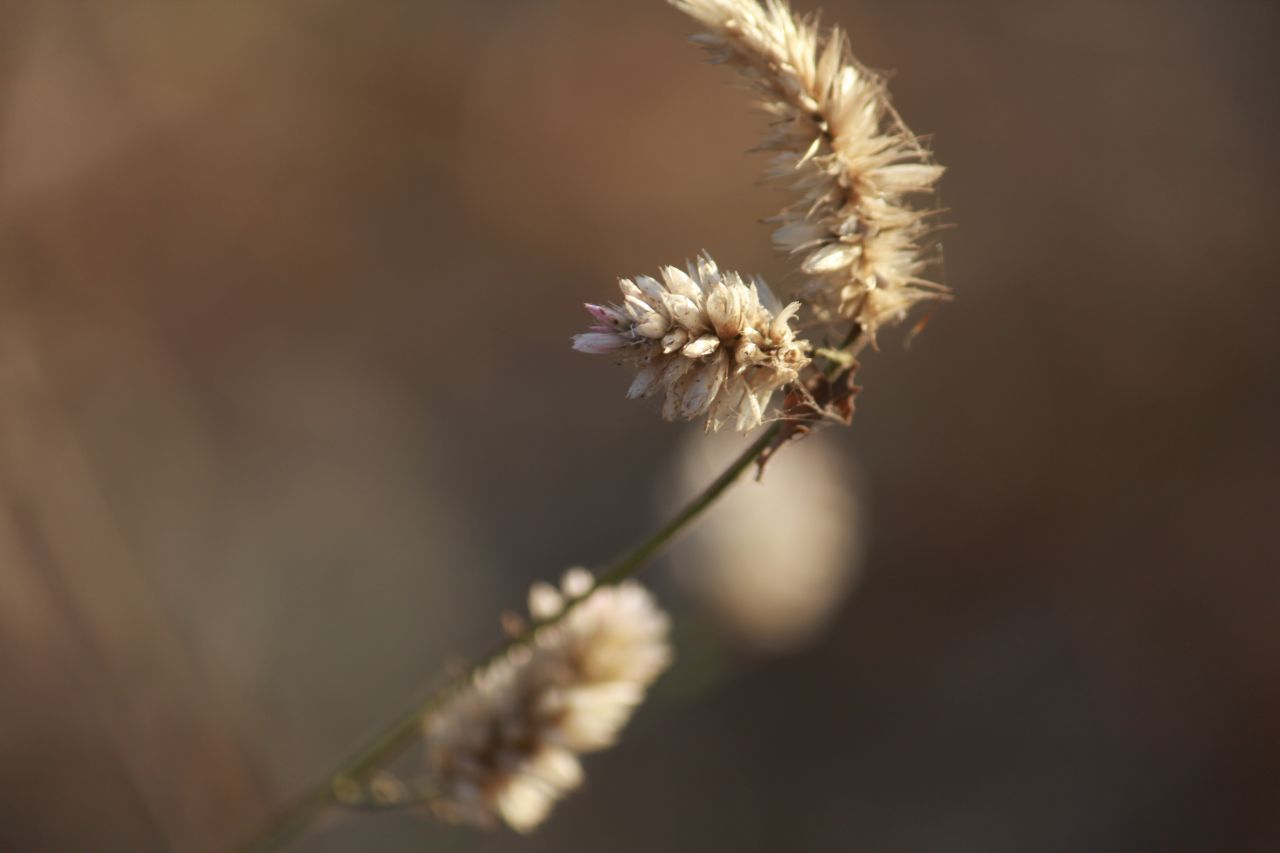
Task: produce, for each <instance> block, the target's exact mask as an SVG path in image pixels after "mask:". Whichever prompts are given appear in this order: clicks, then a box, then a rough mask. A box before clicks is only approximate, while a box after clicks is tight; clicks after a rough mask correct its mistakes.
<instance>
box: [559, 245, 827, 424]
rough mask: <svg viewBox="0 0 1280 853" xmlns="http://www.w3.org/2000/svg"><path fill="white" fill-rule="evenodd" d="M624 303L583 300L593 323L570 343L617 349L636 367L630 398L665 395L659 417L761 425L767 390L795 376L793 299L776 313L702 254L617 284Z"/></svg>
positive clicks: (798, 351) (761, 292)
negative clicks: (681, 265)
mask: <svg viewBox="0 0 1280 853" xmlns="http://www.w3.org/2000/svg"><path fill="white" fill-rule="evenodd" d="M619 286H620V287H621V289H622V296H623V301H622V303H621V304H614V305H608V306H604V305H588V306H587V311H589V312H590V313H591V316H592V317H594V318H595V319H596V321H597V325H595V326H593V327H592V328H591V331H589V332H586V333H585V334H581V335H577V336H575V337H574V340H573V347H574V349H576V350H580V351H582V352H590V353H617V354H618V355H619V356H620V357H621V358H622V359H623V360H624V361H625V362H627V363H629V364H631V365H632V366H634V367H635V368H636V369H637V374H636V378H635V381H634V382H632V383H631V389H630V390H629V391H628V392H627V396H629V397H647V396H649V395H651V394H654V393H656V392H658V391H663V392H665V393H666V401H665V403H664V404H663V407H662V416H663V417H664V418H666V419H667V420H675V419H677V418H683V419H685V420H693V419H695V418H700V417H704V416H705V417H706V423H707V429H708V430H709V431H715V430H718V429H720V427H722V426H723V425H724V424H726V423H728V422H729V421H731V420H732V421H733V422H734V425H735V427H736V428H737V429H739V430H749V429H753V428H755V427H757V426H759V425H760V423H761V421H762V420H763V419H764V413H765V409H766V408H767V407H768V405H769V400H770V398H771V397H772V396H773V392H774V391H776V390H778V389H779V388H781V387H782V386H784V385H786V384H788V383H790V382H794V381H796V379H797V378H798V377H799V372H800V370H801V369H802V368H804V366H805V365H807V364H808V363H809V357H808V356H807V355H806V350H807V349H808V348H809V345H808V344H807V343H806V342H804V341H797V340H795V335H794V332H793V330H792V329H791V326H790V321H791V318H792V317H794V316H795V314H796V312H797V311H798V310H799V308H800V303H798V302H793V303H791V304H790V305H788V306H787V307H786V308H783V309H782V310H781V311H779V310H777V304H776V300H775V299H774V297H773V294H772V293H770V292H769V289H768V287H767V286H765V285H764V283H763V282H760V281H757V282H754V283H752V284H747V283H746V282H744V281H743V280H742V277H741V276H740V275H738V274H737V273H735V272H729V271H724V272H722V271H721V270H720V269H719V268H717V267H716V264H715V261H713V260H712V259H711V258H710V256H708V255H705V254H704V255H702V256H701V257H699V258H698V260H697V263H695V264H690V265H689V271H688V273H687V274H686V273H685V272H683V271H681V270H679V269H676V268H675V267H663V269H662V281H661V282H659V281H658V280H657V279H653V278H650V277H648V276H638V277H637V278H635V279H634V280H633V279H627V278H624V279H622V280H621V281H620V282H619Z"/></svg>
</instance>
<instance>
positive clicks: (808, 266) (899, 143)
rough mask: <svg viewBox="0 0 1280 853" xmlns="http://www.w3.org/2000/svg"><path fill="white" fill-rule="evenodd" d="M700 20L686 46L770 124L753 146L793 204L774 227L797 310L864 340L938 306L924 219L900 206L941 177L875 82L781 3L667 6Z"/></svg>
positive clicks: (679, 1)
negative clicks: (798, 277)
mask: <svg viewBox="0 0 1280 853" xmlns="http://www.w3.org/2000/svg"><path fill="white" fill-rule="evenodd" d="M669 2H670V3H671V4H672V5H673V6H675V7H676V8H677V9H680V10H681V11H683V12H685V13H687V14H689V15H691V16H692V17H694V18H696V19H697V20H698V21H700V22H701V23H702V24H703V25H704V26H705V27H706V28H707V30H708V32H707V33H704V34H701V35H698V36H695V37H694V41H696V42H698V43H699V44H701V45H703V46H704V47H705V48H706V49H707V50H708V52H709V53H710V55H711V60H712V61H713V62H716V63H727V64H730V65H734V66H736V67H737V68H738V69H739V70H740V71H741V72H742V74H743V75H744V76H745V77H746V78H747V80H748V81H749V82H750V85H751V86H752V88H753V89H755V91H756V92H757V94H758V95H759V96H760V104H761V106H762V107H763V109H764V111H765V112H766V113H767V114H768V115H770V116H771V117H772V119H773V132H772V133H771V134H770V135H769V136H768V137H767V138H766V139H765V141H764V142H763V143H762V144H761V146H760V147H761V148H762V149H763V150H767V151H774V152H777V153H776V156H775V157H774V159H773V161H772V165H771V167H770V169H769V172H768V174H769V175H770V176H771V177H776V178H781V179H784V180H790V181H791V182H792V187H793V189H795V190H796V191H797V192H799V193H800V199H799V200H798V201H797V202H796V203H794V204H793V205H791V206H790V207H788V208H786V209H785V210H784V211H783V212H782V213H781V214H780V215H779V216H777V217H776V219H775V220H774V221H776V222H778V223H780V227H779V228H778V230H777V231H776V232H775V233H774V242H775V243H776V244H777V245H778V247H779V248H781V249H783V250H785V251H788V252H791V253H793V254H800V255H803V261H802V262H801V269H802V270H803V272H804V273H805V274H806V275H808V276H809V279H808V280H807V282H806V284H805V285H804V286H803V288H802V290H801V296H802V298H804V299H805V300H806V302H812V303H813V307H814V309H815V310H816V311H817V312H818V313H819V314H820V315H825V316H827V317H829V318H831V319H842V318H843V319H851V320H856V321H857V322H858V323H860V324H861V325H862V327H863V328H864V329H865V330H866V331H868V332H869V333H870V334H872V335H874V334H875V332H876V330H877V329H878V328H879V327H881V326H883V325H885V324H887V323H894V322H898V321H900V320H901V319H903V318H904V317H905V316H906V313H907V311H908V310H909V309H910V308H911V307H912V306H914V305H915V304H916V303H918V302H920V301H922V300H925V299H937V298H945V295H946V289H945V288H943V287H941V286H940V285H937V284H934V283H932V282H928V281H925V280H923V279H921V278H920V275H921V274H922V272H923V271H924V269H925V267H926V266H927V265H928V264H927V262H926V261H925V259H924V258H923V256H922V249H921V245H922V242H923V240H924V238H925V236H926V231H927V224H926V221H925V220H926V218H927V217H928V216H929V215H930V213H931V212H932V211H930V210H919V209H916V208H914V207H912V206H911V205H910V204H909V203H908V197H910V196H912V195H915V194H920V193H926V192H930V191H931V190H932V188H933V185H934V183H935V182H936V181H937V180H938V178H940V177H941V176H942V172H943V169H942V167H941V166H938V165H937V164H935V163H934V162H933V160H932V157H931V155H930V154H929V152H928V151H927V150H925V148H924V147H923V145H922V144H921V143H920V140H919V139H918V138H917V137H916V136H915V135H914V134H913V133H912V132H911V131H910V130H909V129H908V128H907V127H906V125H905V124H903V122H902V120H901V119H900V118H899V117H898V115H897V113H896V112H894V110H893V108H892V107H891V106H890V105H889V99H888V94H887V90H886V87H885V83H884V81H883V80H882V79H881V78H880V77H878V76H876V75H875V74H872V73H871V72H869V71H868V70H867V69H865V68H863V67H862V66H861V65H859V64H858V63H857V62H856V61H855V60H854V58H853V56H852V55H851V53H850V51H849V44H848V40H847V38H846V36H845V34H844V32H843V31H841V30H840V29H839V28H838V27H832V28H831V30H830V31H829V32H828V33H827V34H826V36H825V37H823V36H822V35H821V34H820V33H819V31H818V23H817V19H816V17H812V16H796V15H795V14H794V13H793V12H792V11H791V9H790V8H789V7H788V5H787V3H786V2H785V0H765V2H764V3H763V5H762V4H761V3H759V2H757V0H669Z"/></svg>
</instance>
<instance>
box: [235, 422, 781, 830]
mask: <svg viewBox="0 0 1280 853" xmlns="http://www.w3.org/2000/svg"><path fill="white" fill-rule="evenodd" d="M780 428H781V426H780V424H774V425H772V426H770V427H769V428H768V429H766V430H765V431H764V432H763V433H761V434H760V436H759V437H758V438H757V439H756V440H755V441H754V442H752V443H751V445H750V446H749V447H747V449H746V450H744V451H742V453H741V454H740V455H739V456H738V457H737V458H736V459H735V460H734V461H733V462H731V463H730V464H729V467H727V468H725V470H724V471H723V472H721V474H720V476H718V477H716V479H715V480H714V481H712V483H711V485H709V486H707V487H706V488H705V489H703V490H702V492H701V493H699V494H698V495H697V497H695V498H694V499H693V500H691V501H689V503H688V504H686V505H685V506H684V508H683V509H681V510H680V512H678V513H676V515H675V517H674V518H672V519H671V520H670V521H668V522H667V523H666V524H665V525H663V526H662V527H661V528H659V529H658V530H657V531H656V532H655V533H653V534H652V535H651V536H649V537H648V538H647V539H645V540H644V541H642V542H640V543H639V544H638V545H636V546H635V547H634V548H632V549H631V550H630V551H628V552H626V553H625V554H623V555H622V556H620V557H619V558H618V559H616V560H614V561H613V562H612V563H610V564H609V565H608V566H606V567H605V568H604V569H603V570H601V571H600V572H599V573H598V575H597V580H596V583H595V585H594V586H593V587H592V588H591V589H590V590H588V591H587V592H586V593H584V594H583V595H581V596H579V597H578V598H575V599H572V600H570V601H569V602H567V603H566V605H565V607H564V609H563V610H562V611H561V612H560V614H559V615H557V616H556V617H555V618H553V619H548V620H546V621H543V622H540V623H537V624H535V625H533V626H531V627H530V628H528V629H527V630H525V631H523V632H521V633H520V634H518V635H516V636H515V637H512V638H511V639H510V640H508V641H507V642H505V643H503V644H502V645H501V646H499V647H497V648H495V649H494V650H493V651H492V652H490V653H489V654H488V655H486V656H485V657H483V658H482V659H481V660H480V661H478V662H477V663H475V664H474V665H472V666H470V667H469V668H468V669H467V670H466V671H465V672H463V673H461V674H459V675H457V676H454V677H453V678H451V679H449V680H448V681H446V682H445V683H444V684H443V685H441V686H440V687H439V688H438V689H436V690H434V691H432V693H431V694H430V696H428V698H426V699H425V700H423V701H421V702H419V703H418V704H417V705H416V706H414V707H413V708H412V709H410V710H409V711H407V712H406V713H405V714H404V715H402V716H401V717H400V718H399V719H398V720H396V721H395V722H393V723H391V724H390V725H389V726H387V727H386V728H385V729H383V731H382V733H381V734H379V735H378V736H377V737H376V738H375V739H374V740H373V741H372V742H371V743H370V744H369V745H368V746H366V747H365V748H364V749H362V750H360V751H359V752H358V753H356V754H355V755H353V756H352V757H351V758H350V759H348V760H347V761H345V762H343V763H342V764H341V765H339V767H338V769H337V770H336V771H335V772H334V773H333V774H332V775H331V776H330V777H329V778H328V779H327V780H325V781H324V782H321V783H320V784H318V785H316V786H315V787H313V788H312V789H311V790H309V791H307V792H305V793H303V794H302V795H301V796H300V797H298V799H296V800H295V801H293V802H292V803H290V804H289V805H287V806H285V807H284V808H283V809H282V810H281V811H280V812H279V813H278V814H277V815H276V816H275V817H274V818H273V819H272V821H271V823H270V824H268V825H267V826H266V827H265V828H264V829H263V831H262V832H261V833H260V834H259V835H257V836H256V837H255V838H253V839H251V840H250V841H249V842H248V843H246V844H245V845H244V846H243V847H241V848H240V850H241V851H242V853H269V851H273V850H278V849H279V848H281V847H282V846H284V845H285V844H288V843H289V842H290V841H291V840H293V839H294V838H296V837H297V836H298V835H300V834H301V833H302V832H304V831H305V830H306V829H307V827H309V826H310V825H311V824H312V822H314V821H315V820H316V819H317V818H319V817H320V816H321V815H322V814H323V813H324V812H325V811H327V810H328V809H329V808H330V807H332V806H335V805H340V804H341V802H342V801H341V800H340V799H339V791H341V790H342V789H343V788H346V787H350V786H357V787H358V786H359V785H360V783H361V782H362V781H363V780H364V778H365V777H367V776H368V775H369V773H371V772H372V771H374V770H376V769H378V768H379V767H381V766H383V765H384V764H385V763H386V762H387V761H389V760H391V759H392V758H393V757H395V756H396V755H398V754H400V753H401V752H402V751H404V750H405V749H406V748H407V747H409V746H410V745H411V744H412V743H413V742H414V741H415V740H416V739H417V738H418V737H419V732H420V727H421V722H422V719H423V717H424V716H426V714H428V713H429V712H431V711H432V710H434V709H435V708H436V707H438V706H439V705H440V704H441V703H442V702H444V701H445V700H446V699H447V698H449V696H450V695H452V694H453V692H454V691H456V690H458V689H459V688H461V687H463V686H465V685H466V684H467V683H468V682H470V680H471V678H472V677H473V676H474V675H475V673H476V672H478V671H479V670H481V669H483V668H484V667H486V666H488V665H489V664H491V663H492V662H493V661H495V660H497V659H498V658H499V657H501V656H502V655H504V654H506V653H507V652H508V651H510V650H511V649H512V648H513V647H516V646H520V645H523V644H524V643H527V642H529V641H530V640H531V639H532V638H533V635H534V634H535V633H536V632H537V631H538V630H540V629H542V628H546V627H548V626H549V625H552V624H555V623H556V622H558V621H559V620H561V619H563V618H564V617H565V616H566V615H567V614H568V613H569V612H570V611H571V610H572V609H573V608H574V607H576V606H577V605H578V604H579V603H581V602H582V601H584V600H586V599H587V598H590V597H591V595H592V594H593V593H594V592H595V591H596V590H597V589H599V588H601V587H604V586H610V585H613V584H617V583H620V582H622V581H624V580H626V579H627V578H629V577H631V576H632V575H634V574H635V573H636V572H637V571H638V570H639V569H640V568H641V567H642V566H644V564H645V563H647V562H648V561H649V560H650V559H652V558H653V557H654V556H655V555H656V554H658V552H660V551H661V550H662V549H663V548H664V547H666V546H667V545H668V544H670V542H671V541H672V540H673V539H674V538H675V537H676V536H677V535H678V534H679V533H680V532H681V531H683V530H684V529H685V528H686V527H688V526H689V525H690V524H691V523H692V522H693V521H695V520H696V519H697V518H698V516H700V515H701V514H702V513H703V512H704V511H705V510H706V509H707V508H708V507H709V506H711V505H712V504H713V503H715V501H716V499H717V498H719V497H720V496H721V495H722V494H724V492H725V491H726V490H727V489H728V488H729V487H730V486H732V485H733V483H734V482H735V481H736V480H737V479H738V478H739V477H740V476H741V475H742V472H743V471H745V470H746V469H747V468H749V467H750V466H751V464H752V463H753V462H755V461H756V459H757V458H758V457H759V456H760V454H761V453H763V452H764V450H765V448H766V447H768V446H769V444H770V442H772V441H773V439H774V437H775V436H776V435H777V434H778V430H779V429H780Z"/></svg>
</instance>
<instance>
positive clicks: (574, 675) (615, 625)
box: [425, 569, 671, 832]
mask: <svg viewBox="0 0 1280 853" xmlns="http://www.w3.org/2000/svg"><path fill="white" fill-rule="evenodd" d="M592 587H593V580H592V577H591V574H590V573H589V572H587V571H586V570H585V569H573V570H571V571H569V572H568V573H567V574H566V575H565V577H564V580H563V582H562V584H561V588H560V589H559V590H557V589H555V588H554V587H551V586H550V585H547V584H541V583H540V584H535V585H534V587H533V588H532V589H531V590H530V592H529V612H530V615H531V616H532V617H533V618H534V619H535V620H538V621H546V620H549V619H555V618H556V617H558V616H559V615H560V614H561V612H562V610H563V609H564V607H565V604H566V602H567V601H568V600H570V599H576V598H578V597H580V596H582V595H584V594H586V593H587V592H589V591H590V590H591V589H592ZM668 630H669V625H668V619H667V615H666V614H665V613H664V612H663V611H662V610H660V609H659V608H658V606H657V604H656V603H655V602H654V600H653V596H652V595H650V594H649V592H648V591H647V590H645V589H644V588H643V587H641V586H640V585H639V584H637V583H635V582H634V581H626V582H624V583H621V584H619V585H617V586H608V587H602V588H600V589H597V590H595V592H593V593H592V594H591V596H590V597H589V598H587V599H585V600H584V601H582V602H581V603H580V604H578V605H577V606H576V607H574V608H573V609H572V610H570V611H569V613H568V614H567V615H565V616H564V617H563V618H562V619H560V620H559V621H558V622H555V623H554V624H551V625H547V626H545V627H543V628H540V629H538V630H537V632H536V634H535V635H534V640H533V642H532V644H529V645H522V646H517V647H515V648H513V649H511V651H509V652H508V653H507V654H506V655H505V656H504V657H502V658H501V659H499V660H498V661H496V662H495V663H493V664H491V665H490V666H488V667H486V668H485V669H483V670H481V671H480V672H478V673H477V674H476V676H475V678H474V679H473V680H472V682H471V683H470V684H469V685H468V686H467V687H466V688H464V689H463V690H462V691H461V692H460V693H458V694H457V695H456V696H454V697H453V698H452V699H450V701H449V702H448V703H447V704H446V705H445V706H444V707H443V708H441V709H440V710H439V711H437V712H435V713H433V714H431V715H430V716H428V718H427V719H426V721H425V730H426V740H425V745H426V757H427V767H428V771H429V773H430V776H431V781H432V784H433V787H434V788H435V789H436V790H437V791H439V792H440V793H439V795H438V796H437V797H435V798H434V799H433V800H432V801H431V806H432V809H433V810H434V811H435V812H436V814H437V815H438V816H439V817H441V818H442V819H445V820H450V821H453V822H458V823H471V824H475V825H479V826H493V825H494V824H495V823H497V821H498V820H502V821H504V822H506V823H507V824H508V825H509V826H511V827H512V828H513V829H516V830H518V831H520V832H528V831H530V830H532V829H533V828H534V827H536V826H537V825H538V824H539V823H541V822H542V821H543V819H544V818H545V817H546V816H547V813H548V812H549V811H550V810H551V807H552V806H553V805H554V804H555V801H556V800H557V799H559V798H560V797H561V796H563V795H564V794H566V793H568V792H569V791H572V790H573V789H575V788H577V787H578V786H579V785H580V784H581V783H582V766H581V764H580V763H579V761H578V754H579V753H584V752H591V751H594V750H598V749H603V748H604V747H606V746H609V745H610V744H612V743H613V741H614V739H615V737H616V736H617V734H618V732H619V730H620V729H621V728H622V727H623V725H625V724H626V722H627V720H628V719H629V718H630V716H631V713H632V711H633V710H634V709H635V706H636V705H638V704H639V703H640V701H641V699H643V698H644V692H645V689H646V688H647V687H648V686H649V685H650V684H652V683H653V681H654V679H656V678H657V677H658V675H659V674H660V673H661V672H662V671H663V670H664V669H666V667H667V665H668V664H669V663H670V661H671V649H670V646H669V644H668V641H667V634H668Z"/></svg>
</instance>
